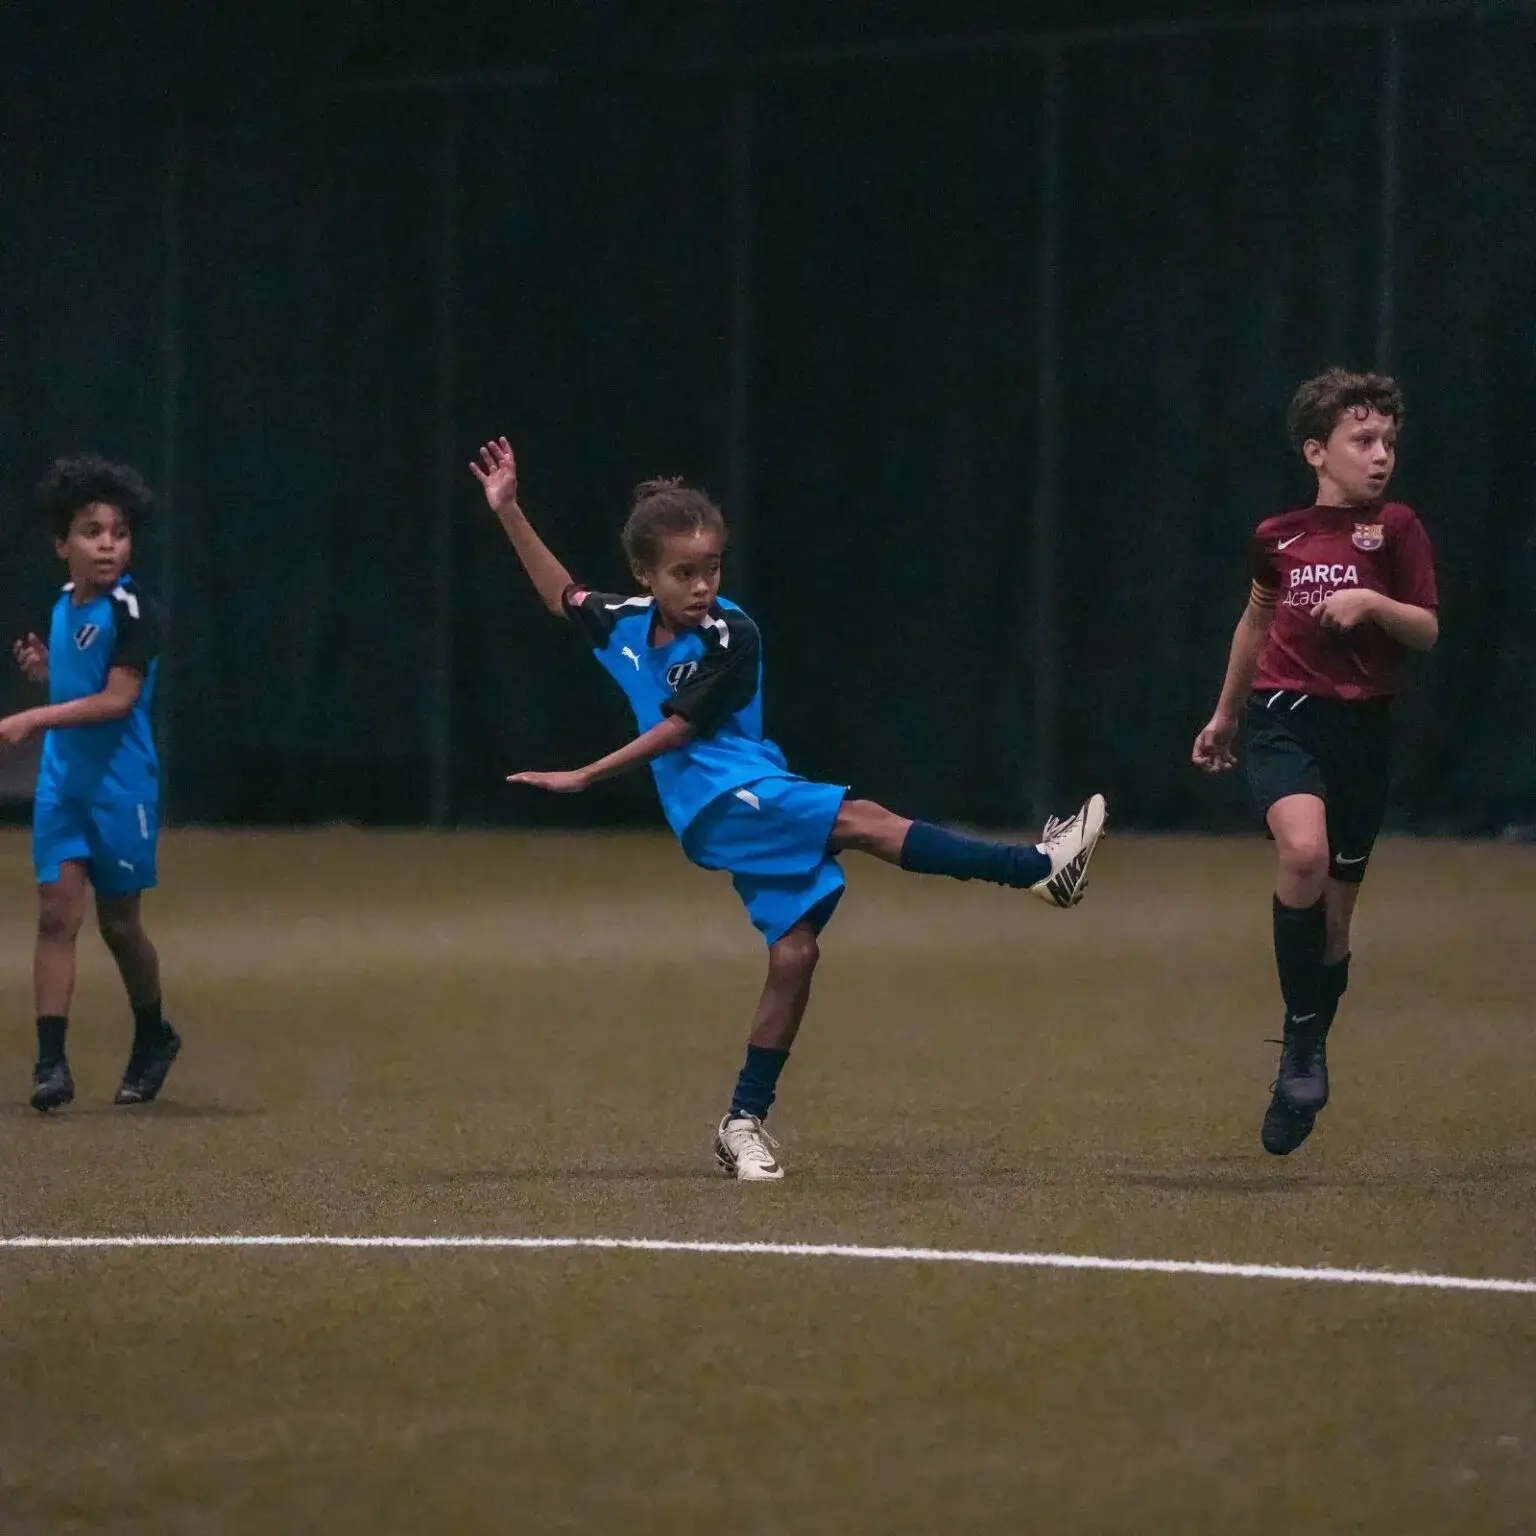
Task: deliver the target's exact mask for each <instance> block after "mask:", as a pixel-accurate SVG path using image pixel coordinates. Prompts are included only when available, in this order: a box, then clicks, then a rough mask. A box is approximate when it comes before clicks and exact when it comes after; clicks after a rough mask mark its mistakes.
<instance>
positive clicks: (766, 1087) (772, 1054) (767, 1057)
mask: <svg viewBox="0 0 1536 1536" xmlns="http://www.w3.org/2000/svg"><path fill="white" fill-rule="evenodd" d="M788 1060H789V1052H788V1051H776V1050H774V1049H772V1048H771V1047H770V1046H766V1045H749V1046H748V1047H747V1059H746V1062H745V1064H744V1065H743V1067H742V1069H741V1076H740V1077H738V1078H737V1079H736V1092H735V1093H733V1094H732V1095H731V1115H730V1117H731V1119H732V1120H739V1119H740V1118H741V1117H742V1116H743V1115H756V1116H757V1118H758V1119H759V1120H762V1119H764V1118H766V1116H767V1114H768V1111H769V1109H770V1107H771V1106H772V1104H773V1096H774V1090H775V1089H776V1088H777V1087H778V1084H779V1073H780V1072H782V1071H783V1070H784V1063H785V1062H786V1061H788Z"/></svg>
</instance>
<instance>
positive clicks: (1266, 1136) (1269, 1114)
mask: <svg viewBox="0 0 1536 1536" xmlns="http://www.w3.org/2000/svg"><path fill="white" fill-rule="evenodd" d="M1316 1124H1317V1116H1316V1115H1315V1114H1306V1113H1303V1112H1302V1111H1299V1110H1294V1109H1292V1108H1291V1106H1290V1105H1289V1104H1287V1103H1286V1102H1285V1100H1284V1099H1283V1098H1282V1097H1281V1096H1280V1085H1279V1084H1278V1083H1276V1084H1275V1091H1274V1097H1273V1098H1271V1099H1270V1101H1269V1108H1268V1109H1267V1110H1265V1111H1264V1128H1263V1129H1262V1130H1261V1131H1260V1132H1259V1139H1260V1140H1261V1141H1262V1142H1263V1143H1264V1150H1265V1151H1266V1152H1268V1153H1270V1154H1271V1155H1272V1156H1274V1157H1288V1156H1289V1155H1290V1154H1291V1153H1292V1152H1294V1151H1295V1150H1296V1148H1297V1147H1299V1146H1300V1145H1301V1144H1302V1142H1304V1141H1305V1140H1306V1139H1307V1137H1308V1136H1310V1135H1311V1134H1312V1127H1313V1126H1314V1125H1316Z"/></svg>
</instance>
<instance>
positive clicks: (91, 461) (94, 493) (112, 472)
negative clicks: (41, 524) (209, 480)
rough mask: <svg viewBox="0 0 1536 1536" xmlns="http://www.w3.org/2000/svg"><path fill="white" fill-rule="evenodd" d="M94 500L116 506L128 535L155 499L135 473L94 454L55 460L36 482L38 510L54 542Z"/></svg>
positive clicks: (67, 532)
mask: <svg viewBox="0 0 1536 1536" xmlns="http://www.w3.org/2000/svg"><path fill="white" fill-rule="evenodd" d="M93 501H104V502H106V503H107V505H108V506H113V507H116V508H117V509H118V511H119V512H121V513H122V514H123V517H124V518H125V519H126V520H127V523H128V531H129V533H132V534H137V533H138V531H139V525H140V524H141V523H142V522H143V521H144V519H145V517H147V516H148V515H149V509H150V507H151V506H152V505H153V504H154V497H152V496H151V495H150V493H149V487H148V486H147V485H145V484H144V479H143V477H142V476H141V475H140V474H139V472H138V470H136V469H133V468H131V467H130V466H129V465H127V464H113V463H111V462H110V461H109V460H107V459H104V458H102V457H101V455H100V454H96V453H82V454H77V455H75V456H74V457H73V458H66V459H55V460H54V461H53V463H52V464H51V465H50V466H49V469H48V473H47V474H46V475H44V476H43V478H42V479H41V480H39V481H38V482H37V510H38V513H39V515H40V516H42V517H43V518H45V519H46V520H47V523H48V526H49V528H50V529H51V530H52V531H53V536H54V538H56V539H67V538H68V537H69V525H70V524H71V523H72V522H74V520H75V513H77V512H78V511H79V510H80V508H81V507H88V506H90V504H91V503H92V502H93Z"/></svg>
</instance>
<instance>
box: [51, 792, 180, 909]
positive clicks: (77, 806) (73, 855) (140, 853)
mask: <svg viewBox="0 0 1536 1536" xmlns="http://www.w3.org/2000/svg"><path fill="white" fill-rule="evenodd" d="M159 838H160V802H159V800H158V799H156V798H153V797H148V796H146V797H145V798H144V799H142V800H134V799H113V800H98V801H96V802H94V803H92V802H89V801H82V800H54V799H49V798H45V797H43V796H39V797H38V799H37V800H36V801H35V802H34V803H33V806H32V866H33V868H34V869H35V870H36V871H37V882H38V884H39V885H50V884H52V882H53V881H55V880H57V879H58V878H59V866H60V865H61V864H63V863H65V862H66V861H68V860H70V859H79V860H82V861H84V862H85V863H86V864H87V865H88V866H89V869H90V876H91V884H92V885H94V886H95V887H96V889H97V891H98V892H99V893H100V894H101V895H103V896H132V895H134V894H135V893H136V892H138V891H147V890H149V889H150V888H151V887H152V886H153V885H154V884H155V881H156V878H157V876H156V869H155V852H156V845H157V844H158V842H159Z"/></svg>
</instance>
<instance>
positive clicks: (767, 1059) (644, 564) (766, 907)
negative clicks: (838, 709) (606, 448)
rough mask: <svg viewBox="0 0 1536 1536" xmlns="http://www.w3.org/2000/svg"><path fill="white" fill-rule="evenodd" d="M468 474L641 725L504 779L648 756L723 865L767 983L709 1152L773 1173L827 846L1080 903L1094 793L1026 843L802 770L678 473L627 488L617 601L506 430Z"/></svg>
mask: <svg viewBox="0 0 1536 1536" xmlns="http://www.w3.org/2000/svg"><path fill="white" fill-rule="evenodd" d="M470 469H471V470H472V471H473V473H474V475H475V477H476V478H477V479H478V480H479V481H480V484H481V485H482V486H483V487H484V489H485V499H486V500H487V501H488V502H489V503H490V506H491V509H492V510H493V511H494V512H495V513H496V515H497V517H498V519H499V520H500V522H501V525H502V527H503V528H504V529H505V530H506V534H507V537H508V538H509V539H510V540H511V541H512V547H513V548H514V549H515V550H516V551H517V555H518V558H519V559H520V560H521V561H522V563H523V567H524V569H525V570H526V571H527V572H528V575H529V577H530V579H531V580H532V582H533V585H534V587H535V589H536V590H537V592H538V594H539V596H540V598H541V599H542V600H543V602H544V606H545V607H546V608H548V609H549V611H550V612H551V613H553V614H556V615H558V616H561V617H564V618H567V619H570V620H571V621H572V622H573V623H575V624H576V625H578V626H579V627H580V629H581V630H582V632H583V633H584V634H585V636H586V638H587V640H588V641H589V642H590V643H591V645H592V647H593V649H594V651H595V652H596V654H597V659H598V661H599V662H600V663H601V665H602V666H603V667H604V668H605V669H606V670H607V671H608V673H609V674H610V675H611V676H612V677H613V678H614V680H615V681H616V682H617V683H618V684H619V685H620V687H622V688H623V690H624V692H625V693H626V694H627V695H628V698H629V702H630V705H631V707H632V708H633V710H634V713H635V720H636V723H637V724H638V725H639V727H640V735H639V736H637V737H636V738H635V739H634V740H633V741H631V742H630V743H629V744H628V745H627V746H624V747H621V748H619V750H618V751H616V752H611V753H609V754H608V756H607V757H604V758H601V759H599V760H598V761H597V762H595V763H589V764H588V765H587V766H586V767H585V768H577V769H574V770H572V771H569V772H564V773H517V774H513V775H512V776H511V778H510V780H509V782H511V783H513V784H527V785H531V786H533V787H534V788H537V789H546V790H552V791H554V792H556V793H560V794H575V793H578V792H579V791H581V790H584V789H586V788H588V787H589V786H590V785H592V784H595V783H597V782H598V781H599V780H601V779H606V778H611V777H612V776H613V775H614V774H618V773H623V772H625V771H626V770H628V769H632V768H638V767H640V766H642V765H643V764H649V765H650V768H651V772H652V774H653V775H654V776H655V780H656V788H657V790H658V791H659V793H660V796H661V804H662V809H663V810H664V811H665V813H666V817H667V821H668V823H669V824H670V825H671V827H672V830H673V832H675V833H676V834H677V837H678V839H679V841H680V842H681V843H682V845H683V851H684V852H685V853H686V854H687V855H688V857H689V858H690V859H691V860H693V862H694V863H695V864H698V865H700V866H702V867H703V868H705V869H726V870H729V871H730V872H731V874H732V876H733V877H734V880H735V885H736V891H737V894H738V895H739V896H740V897H741V899H742V901H743V902H744V903H745V905H746V908H747V913H748V915H749V916H750V917H751V919H752V922H753V924H754V925H755V926H756V928H757V930H758V932H759V933H761V934H762V936H763V939H764V940H765V942H766V943H767V945H768V979H767V981H766V983H765V984H764V987H763V993H762V998H761V1000H760V1001H759V1003H758V1005H757V1012H756V1014H755V1015H754V1017H753V1020H752V1031H751V1034H750V1036H749V1038H748V1044H747V1058H746V1063H745V1065H744V1066H743V1067H742V1069H741V1075H740V1077H739V1078H738V1080H737V1083H736V1090H735V1093H734V1094H733V1095H732V1098H731V1104H730V1108H729V1110H728V1111H727V1113H726V1115H725V1117H724V1118H723V1119H722V1120H721V1121H720V1124H719V1127H718V1128H717V1130H716V1133H715V1158H716V1160H717V1161H718V1163H719V1164H720V1166H721V1168H723V1169H724V1170H725V1171H726V1172H728V1173H733V1174H734V1175H735V1176H736V1177H737V1178H738V1179H748V1180H759V1179H781V1178H783V1176H784V1170H783V1169H782V1167H781V1166H780V1165H779V1163H778V1161H777V1159H776V1158H775V1157H774V1154H773V1150H772V1149H773V1147H775V1146H776V1145H777V1143H776V1142H775V1141H773V1139H772V1138H771V1137H770V1136H769V1135H768V1134H767V1132H766V1131H765V1130H764V1129H763V1121H764V1119H765V1117H766V1116H767V1114H768V1109H769V1106H770V1105H771V1104H772V1103H773V1100H774V1096H775V1092H776V1089H777V1084H778V1079H779V1074H780V1072H781V1071H782V1070H783V1067H784V1063H785V1061H786V1060H787V1059H788V1057H789V1050H790V1047H791V1045H792V1044H793V1043H794V1039H795V1035H796V1032H797V1031H798V1030H799V1028H800V1020H801V1018H802V1017H803V1016H804V1014H805V1008H806V1004H807V1002H808V1001H809V999H810V992H811V976H812V973H813V972H814V971H815V969H816V961H817V958H818V954H819V949H818V944H817V939H818V935H819V934H820V933H821V930H822V929H823V928H824V927H825V926H826V924H827V922H828V920H829V919H830V918H831V916H832V913H833V911H834V909H835V908H836V906H837V904H838V901H839V899H840V898H841V896H842V894H843V872H842V870H841V868H840V867H839V866H838V862H837V858H836V855H837V854H838V853H840V852H842V851H843V850H845V849H857V850H858V851H859V852H861V853H869V854H873V855H874V856H875V857H876V858H878V859H883V860H885V861H886V862H887V863H889V864H898V865H900V866H901V868H903V869H909V870H914V871H917V872H919V873H922V874H942V875H951V876H953V877H954V878H955V879H958V880H972V879H979V880H990V881H992V882H993V883H994V884H997V885H1008V886H1013V887H1015V888H1016V889H1025V890H1031V891H1033V892H1034V893H1035V894H1036V895H1037V896H1039V897H1041V898H1042V899H1043V900H1045V901H1048V902H1050V903H1052V904H1053V905H1054V906H1058V907H1070V906H1075V905H1076V904H1077V902H1078V901H1079V900H1080V899H1081V898H1082V895H1083V890H1084V888H1085V886H1086V884H1087V880H1086V876H1087V872H1088V863H1089V860H1090V859H1091V858H1092V856H1093V851H1094V848H1095V846H1096V845H1097V843H1098V840H1099V837H1100V835H1101V834H1102V832H1103V830H1104V800H1103V797H1102V796H1099V795H1095V796H1093V797H1092V799H1090V800H1089V801H1088V802H1087V804H1085V805H1084V806H1083V807H1082V808H1081V809H1080V810H1079V811H1078V812H1077V813H1076V814H1075V815H1074V816H1072V817H1070V818H1068V819H1067V820H1065V821H1052V822H1051V823H1050V824H1049V825H1047V827H1046V828H1045V832H1044V839H1045V840H1044V841H1043V842H1042V843H1040V844H1039V845H1038V846H1029V845H1014V844H1008V843H992V842H984V841H981V840H980V839H977V838H970V837H961V836H958V835H957V834H955V833H953V832H947V831H945V830H943V829H942V828H940V827H936V826H931V825H929V824H927V823H924V822H914V821H908V820H907V819H906V818H905V817H901V816H897V815H895V814H894V813H893V812H891V811H888V810H886V809H885V808H884V807H883V806H880V805H876V804H875V803H874V802H873V801H869V800H849V799H847V798H846V796H847V791H846V790H845V789H843V788H840V787H838V786H836V785H832V784H814V783H811V782H810V781H809V780H806V779H802V778H800V777H798V776H797V775H796V774H793V773H791V772H790V770H789V767H788V765H787V764H786V763H785V761H784V756H783V754H782V753H781V752H780V751H779V749H778V747H776V746H775V745H774V744H773V742H771V741H769V740H767V739H766V738H765V737H764V735H763V718H762V714H763V707H762V693H761V689H762V656H761V647H760V641H759V637H758V632H757V626H756V625H754V624H753V622H752V621H751V619H749V618H748V617H747V616H746V614H745V613H743V612H742V611H741V609H740V608H738V607H737V606H736V605H735V604H734V603H731V602H728V601H726V600H725V599H723V598H721V597H720V595H719V592H720V574H721V563H722V560H723V557H724V554H725V544H726V530H725V520H724V518H723V517H722V516H721V514H720V510H719V508H717V507H716V506H715V505H714V504H713V503H712V502H711V501H710V500H709V498H708V497H707V496H706V495H705V494H704V493H703V492H702V491H698V490H694V489H692V488H690V487H688V486H685V485H683V484H682V483H681V482H680V481H676V480H648V481H646V482H645V484H643V485H641V486H639V487H638V488H637V490H636V492H635V501H634V506H633V509H632V510H631V512H630V514H629V521H628V522H627V523H626V525H625V528H624V535H623V543H624V552H625V554H626V555H627V556H628V558H629V562H630V568H631V570H632V571H633V573H634V576H635V580H636V581H637V582H638V583H639V585H640V586H641V587H642V588H644V592H643V593H642V594H641V595H640V596H636V597H622V596H612V595H608V594H605V593H600V592H591V591H588V590H587V589H586V588H584V587H579V586H577V585H576V584H575V583H574V582H572V580H571V577H570V573H569V572H568V571H567V570H566V568H565V567H564V566H563V565H562V564H561V563H560V561H559V560H558V559H556V558H555V556H554V555H553V554H551V553H550V551H549V549H548V548H547V547H546V546H545V544H544V542H543V540H542V539H540V538H539V536H538V534H537V533H535V532H534V530H533V527H532V525H531V524H530V523H529V521H528V519H527V517H526V516H525V515H524V513H523V509H522V507H521V506H519V504H518V499H517V466H516V463H515V462H514V460H513V456H512V449H511V446H510V445H509V444H508V442H507V440H506V438H504V437H503V438H501V439H500V440H499V441H497V442H493V443H487V444H486V445H485V447H483V448H482V449H481V450H480V462H479V463H477V464H471V465H470Z"/></svg>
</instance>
